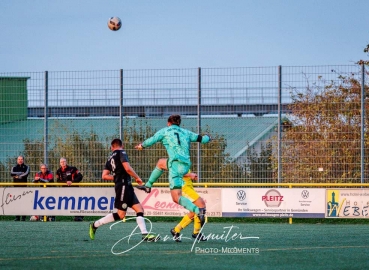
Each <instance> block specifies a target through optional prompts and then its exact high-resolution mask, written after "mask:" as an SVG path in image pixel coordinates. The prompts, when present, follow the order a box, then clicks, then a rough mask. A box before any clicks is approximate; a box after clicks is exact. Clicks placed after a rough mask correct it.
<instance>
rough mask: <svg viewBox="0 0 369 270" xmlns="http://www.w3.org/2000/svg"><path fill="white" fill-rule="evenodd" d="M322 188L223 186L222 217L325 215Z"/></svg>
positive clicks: (303, 216) (315, 216)
mask: <svg viewBox="0 0 369 270" xmlns="http://www.w3.org/2000/svg"><path fill="white" fill-rule="evenodd" d="M324 200H325V189H322V188H320V189H319V188H291V189H290V188H224V189H222V212H223V217H263V218H264V217H265V218H268V217H271V218H274V217H288V218H289V217H294V218H324V216H325V214H324V212H325V206H324V204H325V203H324Z"/></svg>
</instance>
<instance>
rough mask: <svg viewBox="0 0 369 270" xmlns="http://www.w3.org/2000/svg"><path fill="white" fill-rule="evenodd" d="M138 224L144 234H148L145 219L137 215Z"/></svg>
mask: <svg viewBox="0 0 369 270" xmlns="http://www.w3.org/2000/svg"><path fill="white" fill-rule="evenodd" d="M136 221H137V225H138V227H140V230H141V233H142V234H147V229H146V223H145V219H144V218H143V217H141V216H138V217H136Z"/></svg>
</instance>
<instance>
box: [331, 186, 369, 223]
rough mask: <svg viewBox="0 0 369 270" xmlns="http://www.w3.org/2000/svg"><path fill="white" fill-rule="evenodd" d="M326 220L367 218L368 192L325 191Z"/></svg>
mask: <svg viewBox="0 0 369 270" xmlns="http://www.w3.org/2000/svg"><path fill="white" fill-rule="evenodd" d="M326 196H327V197H326V217H327V218H369V191H368V190H367V189H366V190H365V189H327V190H326Z"/></svg>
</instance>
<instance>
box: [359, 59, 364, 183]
mask: <svg viewBox="0 0 369 270" xmlns="http://www.w3.org/2000/svg"><path fill="white" fill-rule="evenodd" d="M364 84H365V66H364V63H362V64H361V135H360V136H361V147H360V148H361V160H360V168H361V176H360V178H361V183H362V184H363V183H364V174H365V161H364V160H365V85H364Z"/></svg>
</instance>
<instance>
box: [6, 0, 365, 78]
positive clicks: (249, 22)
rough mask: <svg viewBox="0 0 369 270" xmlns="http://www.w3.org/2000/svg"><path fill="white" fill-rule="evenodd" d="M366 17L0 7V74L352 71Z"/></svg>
mask: <svg viewBox="0 0 369 270" xmlns="http://www.w3.org/2000/svg"><path fill="white" fill-rule="evenodd" d="M368 13H369V1H368V0H108V1H104V0H32V1H31V0H0V14H1V15H0V29H1V32H0V72H33V71H35V72H39V71H45V70H48V71H79V70H115V69H121V68H122V69H173V68H197V67H202V68H223V67H261V66H277V65H282V66H309V65H336V64H342V65H346V64H353V63H355V62H356V61H358V60H359V59H367V58H368V56H367V55H366V54H365V53H364V52H363V49H364V48H365V47H366V44H368V43H369V16H368ZM111 16H118V17H120V18H121V20H122V23H123V26H122V28H121V29H120V30H119V31H117V32H113V31H111V30H109V29H108V27H107V21H108V18H109V17H111Z"/></svg>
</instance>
